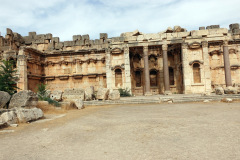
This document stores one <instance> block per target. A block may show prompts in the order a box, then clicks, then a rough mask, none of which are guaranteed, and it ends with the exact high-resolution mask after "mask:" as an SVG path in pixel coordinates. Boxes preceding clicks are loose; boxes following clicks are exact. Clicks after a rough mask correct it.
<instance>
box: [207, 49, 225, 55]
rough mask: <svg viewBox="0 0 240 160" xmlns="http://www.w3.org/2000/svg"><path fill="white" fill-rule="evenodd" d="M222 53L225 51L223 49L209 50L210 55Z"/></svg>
mask: <svg viewBox="0 0 240 160" xmlns="http://www.w3.org/2000/svg"><path fill="white" fill-rule="evenodd" d="M222 53H223V51H221V50H213V51H211V52H209V54H210V56H212V55H214V54H217V55H220V54H222Z"/></svg>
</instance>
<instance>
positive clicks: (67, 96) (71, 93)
mask: <svg viewBox="0 0 240 160" xmlns="http://www.w3.org/2000/svg"><path fill="white" fill-rule="evenodd" d="M84 98H85V91H84V89H65V90H64V93H63V94H62V99H63V100H66V101H69V100H73V99H80V100H84Z"/></svg>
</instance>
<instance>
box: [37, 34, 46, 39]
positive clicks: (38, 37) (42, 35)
mask: <svg viewBox="0 0 240 160" xmlns="http://www.w3.org/2000/svg"><path fill="white" fill-rule="evenodd" d="M35 39H38V40H39V39H43V40H44V39H46V35H45V34H38V35H36V36H35Z"/></svg>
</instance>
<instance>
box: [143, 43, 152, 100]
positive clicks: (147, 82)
mask: <svg viewBox="0 0 240 160" xmlns="http://www.w3.org/2000/svg"><path fill="white" fill-rule="evenodd" d="M143 60H144V80H145V96H147V95H151V91H150V76H149V64H148V45H146V46H143Z"/></svg>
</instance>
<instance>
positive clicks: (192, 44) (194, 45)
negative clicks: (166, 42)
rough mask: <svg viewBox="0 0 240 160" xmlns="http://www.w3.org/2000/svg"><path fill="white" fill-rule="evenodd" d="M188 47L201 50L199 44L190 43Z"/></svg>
mask: <svg viewBox="0 0 240 160" xmlns="http://www.w3.org/2000/svg"><path fill="white" fill-rule="evenodd" d="M188 47H189V48H190V49H199V48H201V43H199V42H193V43H190V44H189V45H188Z"/></svg>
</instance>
